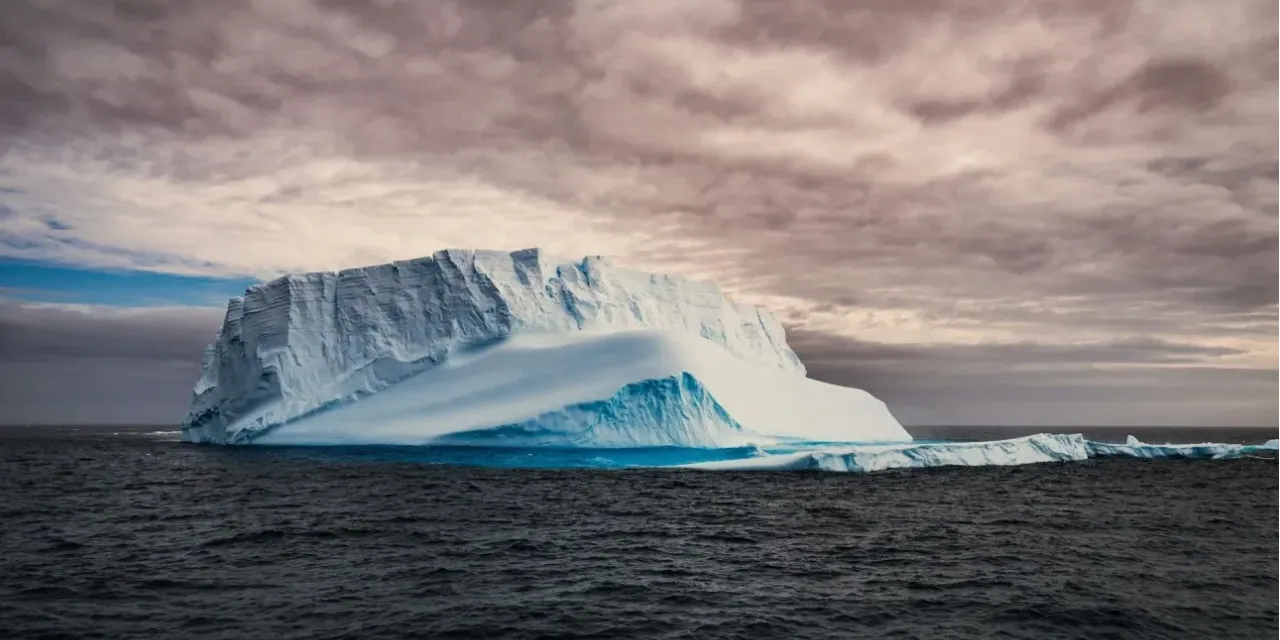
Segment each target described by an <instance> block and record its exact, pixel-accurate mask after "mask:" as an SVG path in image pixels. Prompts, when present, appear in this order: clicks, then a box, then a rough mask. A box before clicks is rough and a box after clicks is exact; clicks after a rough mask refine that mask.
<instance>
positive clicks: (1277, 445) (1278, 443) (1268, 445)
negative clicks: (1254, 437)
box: [1259, 440, 1280, 451]
mask: <svg viewBox="0 0 1280 640" xmlns="http://www.w3.org/2000/svg"><path fill="white" fill-rule="evenodd" d="M1259 448H1260V449H1262V450H1263V451H1280V440H1268V441H1266V442H1264V443H1262V446H1260V447H1259Z"/></svg>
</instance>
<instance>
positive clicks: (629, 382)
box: [183, 249, 911, 447]
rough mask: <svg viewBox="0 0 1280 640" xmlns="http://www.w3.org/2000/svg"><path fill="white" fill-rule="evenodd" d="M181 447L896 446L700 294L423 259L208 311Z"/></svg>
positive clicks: (841, 391)
mask: <svg viewBox="0 0 1280 640" xmlns="http://www.w3.org/2000/svg"><path fill="white" fill-rule="evenodd" d="M183 439H184V440H186V441H189V442H205V443H217V444H245V443H257V444H428V443H442V442H448V443H450V444H484V445H488V446H499V445H506V446H533V445H540V446H580V447H634V446H680V447H726V446H729V447H732V446H739V445H743V444H747V443H752V442H776V441H778V440H780V439H804V440H859V441H910V440H911V436H910V435H908V434H907V432H906V431H905V430H903V429H902V427H901V425H899V424H898V422H897V420H895V419H894V418H893V416H892V415H891V414H890V413H889V411H888V409H887V408H886V407H885V406H884V404H883V403H881V402H880V401H879V400H877V399H875V398H874V397H872V396H870V395H869V394H867V393H866V392H864V391H861V390H857V389H848V388H843V387H836V386H833V385H829V384H825V383H821V382H818V381H814V380H810V379H808V378H806V377H805V371H804V366H803V365H802V364H801V363H800V360H799V359H798V358H797V357H796V355H795V353H794V352H793V351H792V350H791V348H790V347H788V346H787V344H786V339H785V335H784V332H783V328H782V325H781V324H780V323H779V322H778V321H777V319H776V318H774V317H773V315H771V314H770V313H769V312H767V311H764V310H762V309H757V308H755V307H751V306H747V305H741V304H735V303H733V302H731V301H730V300H729V299H728V298H727V297H726V296H725V295H724V294H723V293H722V292H721V291H720V289H719V288H718V287H716V286H715V285H714V284H711V283H707V282H696V281H692V280H686V279H684V278H678V277H672V276H663V275H653V274H648V273H642V272H638V271H632V270H628V269H622V268H618V267H615V266H613V265H612V264H610V263H609V262H608V261H607V260H605V259H603V258H599V257H588V258H584V259H582V260H579V261H573V262H571V261H562V260H556V259H554V258H550V257H548V256H547V255H545V254H544V253H542V252H540V251H538V250H536V249H534V250H525V251H517V252H514V253H503V252H494V251H442V252H438V253H436V254H435V255H434V256H432V257H431V258H423V259H420V260H410V261H404V262H397V263H392V264H387V265H380V266H375V267H367V268H361V269H351V270H347V271H342V272H340V273H336V274H335V273H313V274H303V275H297V276H287V277H284V278H280V279H277V280H274V281H272V282H269V283H266V284H263V285H258V286H255V287H252V288H250V289H249V290H248V291H247V292H246V294H245V296H244V297H243V298H235V299H232V300H231V301H230V303H229V304H228V306H227V314H226V318H225V320H224V323H223V326H222V328H221V330H220V331H219V333H218V335H217V336H216V338H215V340H214V342H213V343H212V344H211V345H210V346H209V348H208V349H207V350H206V353H205V359H204V364H203V368H202V372H201V375H200V378H199V380H198V381H197V383H196V385H195V389H194V393H193V399H192V403H191V409H190V411H189V413H188V415H187V417H186V419H185V420H184V422H183Z"/></svg>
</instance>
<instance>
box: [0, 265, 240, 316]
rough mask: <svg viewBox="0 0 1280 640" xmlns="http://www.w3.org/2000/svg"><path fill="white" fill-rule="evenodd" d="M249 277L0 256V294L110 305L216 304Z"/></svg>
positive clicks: (218, 304) (36, 299)
mask: <svg viewBox="0 0 1280 640" xmlns="http://www.w3.org/2000/svg"><path fill="white" fill-rule="evenodd" d="M258 282H259V281H258V280H257V279H254V278H214V277H206V276H184V275H176V274H170V273H152V272H149V271H131V270H125V269H90V268H86V267H74V266H67V265H59V264H52V263H45V262H39V261H35V260H21V259H16V258H4V257H0V297H4V298H17V299H20V300H30V301H37V302H58V303H76V304H102V305H110V306H116V307H154V306H167V305H191V306H209V305H214V306H221V305H224V304H226V302H227V299H228V298H230V297H232V296H238V295H241V294H243V293H244V290H245V289H246V288H247V287H249V286H250V285H253V284H257V283H258Z"/></svg>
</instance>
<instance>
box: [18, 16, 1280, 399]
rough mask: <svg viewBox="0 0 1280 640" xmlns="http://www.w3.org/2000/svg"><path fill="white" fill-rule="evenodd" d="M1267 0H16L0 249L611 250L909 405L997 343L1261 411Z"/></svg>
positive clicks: (170, 254)
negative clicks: (701, 286)
mask: <svg viewBox="0 0 1280 640" xmlns="http://www.w3.org/2000/svg"><path fill="white" fill-rule="evenodd" d="M1276 24H1277V8H1276V4H1275V3H1274V2H1267V1H1265V0H1256V1H1255V0H1224V1H1222V2H1212V3H1210V2H1198V1H1192V0H1152V1H1149V2H1141V1H1136V0H1133V1H1131V0H1100V1H1083V2H1055V1H1052V0H1044V1H1040V2H1000V1H989V0H945V1H944V0H897V1H893V2H887V1H886V2H882V1H879V0H875V1H869V2H868V1H864V2H857V3H849V2H837V1H835V0H797V1H794V2H786V3H781V2H775V1H773V0H743V1H741V2H739V1H734V0H708V1H704V2H682V1H676V0H643V1H639V0H638V1H634V2H624V1H617V2H612V1H604V0H581V1H577V2H569V1H561V0H549V1H546V2H492V1H487V0H486V1H476V0H470V1H466V2H448V1H444V0H440V1H400V2H397V1H393V0H379V1H376V2H364V1H356V0H347V1H340V0H329V1H321V0H315V1H311V0H262V1H259V2H252V1H249V0H226V1H224V2H217V3H211V2H194V1H176V2H172V1H171V2H158V1H145V0H130V1H125V0H117V1H116V2H102V3H83V2H75V1H73V0H66V1H45V2H34V1H31V0H15V1H10V2H5V3H4V7H3V8H0V154H3V155H0V253H3V254H4V255H11V256H17V257H25V258H33V259H40V260H58V261H65V262H71V263H75V264H82V265H90V266H102V267H128V268H141V269H150V270H157V271H167V272H176V273H192V274H213V275H254V276H260V277H268V276H272V275H275V274H278V273H280V272H282V271H293V270H307V269H333V268H338V267H347V266H356V265H360V264H367V263H372V262H381V261H385V260H390V259H400V258H410V257H415V256H419V255H424V254H428V253H430V252H431V251H434V250H436V249H439V248H443V247H450V246H451V247H484V248H506V249H515V248H521V247H525V246H533V245H539V246H543V247H546V248H548V249H550V250H553V251H557V252H562V253H565V254H579V255H581V254H586V253H592V254H598V253H603V254H611V255H614V256H617V258H618V259H619V260H620V261H621V262H623V263H626V264H629V265H632V266H636V267H640V268H646V269H652V270H658V271H668V272H677V273H683V274H688V275H691V276H695V277H700V278H709V279H714V280H716V281H717V282H719V283H721V284H722V285H723V286H724V287H725V288H726V289H727V290H728V291H730V292H731V293H732V294H734V295H735V296H736V297H738V298H741V299H744V300H747V301H751V302H756V303H761V304H765V305H767V306H769V307H770V308H772V309H774V310H775V311H776V312H777V313H778V314H779V315H780V316H782V317H783V318H784V319H785V320H786V321H787V322H788V324H789V325H790V326H791V327H792V328H793V330H792V333H793V335H795V336H796V338H797V339H798V340H799V341H800V346H798V347H797V349H798V350H799V351H800V352H801V355H802V357H804V358H805V360H806V362H811V363H816V364H811V365H810V368H811V369H814V370H815V371H820V372H824V373H823V375H826V376H828V377H829V378H832V379H847V380H854V379H856V380H857V381H858V382H860V383H862V382H863V381H869V382H866V386H868V387H874V386H876V384H875V383H874V380H876V376H877V373H880V374H882V376H883V377H882V378H881V380H888V379H890V378H892V379H895V380H898V379H901V380H905V381H907V382H903V383H902V385H905V386H903V387H901V388H911V389H914V390H917V391H913V393H915V394H916V395H915V396H913V398H906V400H911V401H914V399H918V398H920V397H923V396H927V395H928V393H929V391H928V388H933V387H928V385H925V386H924V387H921V384H923V383H921V384H917V383H914V382H910V381H911V380H913V379H914V380H925V379H926V378H927V380H928V381H930V382H929V384H932V385H934V386H935V387H936V386H937V385H942V384H944V382H945V381H943V380H941V374H933V373H930V372H938V371H946V372H947V373H948V374H954V375H961V372H962V371H970V372H973V375H974V377H973V378H970V379H972V380H976V379H977V377H978V373H977V372H978V371H982V372H989V375H991V376H1000V375H1003V376H1005V377H1004V378H1002V380H1004V381H1005V382H999V383H996V382H992V383H991V384H993V385H995V387H993V388H997V391H991V389H990V388H987V387H983V388H981V389H979V388H976V387H975V388H973V389H972V390H973V393H974V394H975V395H974V396H973V397H974V398H975V400H974V401H975V402H979V401H980V399H981V398H990V397H1000V398H1008V396H1007V394H1006V391H1007V392H1008V393H1013V392H1014V391H1017V390H1018V389H1023V390H1025V385H1022V384H1020V383H1019V381H1018V379H1016V378H1017V376H1016V375H1015V374H1013V373H1010V372H1009V370H1005V372H1004V373H1001V370H1002V369H1001V366H1002V364H1004V363H1006V361H1009V360H1014V361H1016V362H1015V363H1014V364H1016V365H1017V366H1018V367H1024V366H1031V365H1033V364H1034V365H1035V366H1036V368H1037V372H1036V373H1035V374H1034V375H1036V376H1045V379H1046V380H1049V379H1053V376H1054V375H1059V376H1060V377H1059V378H1057V379H1058V380H1059V382H1060V384H1059V385H1058V386H1059V387H1060V388H1062V389H1068V388H1070V389H1091V390H1095V391H1090V392H1089V393H1097V394H1102V393H1103V391H1102V390H1098V389H1099V384H1102V383H1101V382H1097V383H1091V382H1089V380H1094V381H1102V380H1116V379H1123V380H1139V381H1142V384H1148V385H1149V386H1150V387H1151V388H1152V389H1157V390H1158V389H1160V388H1165V389H1166V392H1165V393H1166V398H1168V399H1170V400H1172V399H1174V398H1177V397H1182V396H1181V394H1182V393H1183V391H1182V389H1183V387H1185V386H1187V384H1190V385H1191V386H1194V383H1186V384H1184V382H1185V381H1187V380H1191V381H1199V383H1200V384H1201V385H1202V388H1203V389H1206V390H1211V389H1232V388H1241V387H1238V385H1236V383H1235V381H1236V380H1237V377H1238V376H1240V375H1245V376H1254V377H1255V378H1258V379H1259V380H1262V381H1261V382H1250V383H1249V384H1248V385H1245V387H1243V388H1247V389H1248V390H1249V391H1248V392H1247V393H1256V394H1257V395H1256V397H1254V396H1249V397H1253V398H1254V399H1253V400H1249V397H1243V398H1242V397H1241V395H1240V393H1236V392H1230V393H1228V392H1226V391H1223V392H1222V393H1225V394H1226V395H1224V396H1222V397H1223V398H1224V402H1227V400H1225V398H1228V396H1229V398H1230V400H1229V402H1231V403H1237V404H1239V403H1244V404H1241V406H1244V405H1249V406H1250V407H1252V408H1251V409H1249V411H1251V412H1252V413H1250V415H1255V416H1263V415H1266V414H1267V412H1270V414H1269V415H1271V416H1272V417H1271V418H1269V421H1273V420H1274V414H1275V409H1274V407H1275V405H1274V397H1275V395H1276V384H1275V377H1276V376H1275V366H1276V353H1277V351H1276V338H1275V336H1276V327H1277V321H1276V303H1277V217H1276V207H1277V160H1276V159H1277V137H1278V135H1280V133H1278V131H1277V106H1276V104H1277V84H1276V78H1277V28H1276ZM0 284H3V283H0ZM161 335H163V334H161ZM48 340H50V341H51V342H50V345H48V348H49V349H53V348H54V347H53V346H52V345H53V343H62V344H70V343H71V342H73V339H72V338H71V337H67V336H63V337H59V338H53V337H50V338H48ZM4 344H5V350H6V353H7V352H8V351H9V350H10V349H19V350H21V349H27V350H28V351H29V350H30V348H29V347H24V346H21V345H17V343H16V342H15V341H13V340H6V341H5V342H4ZM863 344H872V345H881V347H882V348H883V349H887V350H888V351H889V352H891V355H892V357H891V358H889V356H886V355H884V354H881V355H880V356H876V355H875V354H873V353H868V352H867V350H865V349H859V348H855V346H850V345H863ZM836 354H838V355H836ZM24 357H25V356H24ZM193 357H198V353H196V355H195V356H193ZM876 358H881V359H879V360H877V359H876ZM884 358H889V360H891V361H886V360H884ZM950 363H960V364H955V365H954V366H953V365H952V364H950ZM877 366H878V367H880V368H879V369H876V368H875V367H877ZM913 367H914V368H913ZM1098 367H1110V369H1108V370H1107V371H1106V372H1105V376H1110V377H1103V373H1099V372H1097V371H1094V369H1096V368H1098ZM1126 367H1127V368H1126ZM1015 368H1016V367H1015ZM917 371H918V372H919V375H920V376H922V377H918V378H912V374H911V373H910V372H917ZM1055 372H1056V373H1055ZM1239 372H1244V373H1239ZM983 375H988V374H987V373H984V374H983ZM1028 375H1031V374H1028ZM1091 375H1092V376H1095V377H1093V378H1089V376H1091ZM841 376H844V378H841ZM1125 376H1129V377H1128V378H1126V377H1125ZM1215 376H1216V377H1215ZM1267 376H1269V378H1267ZM1250 379H1251V380H1253V378H1250ZM1268 379H1269V380H1270V382H1267V381H1266V380H1268ZM1161 381H1164V382H1163V383H1162V382H1161ZM1213 381H1221V384H1219V383H1218V382H1213ZM1006 382H1007V383H1008V384H1006ZM1165 383H1167V384H1165ZM946 384H947V385H950V383H949V382H946ZM975 384H976V382H975ZM984 384H986V383H984ZM1135 384H1136V383H1135ZM1162 384H1165V386H1164V387H1162V386H1161V385H1162ZM1001 385H1004V386H1001ZM1081 385H1083V386H1081ZM880 386H883V384H881V385H880ZM1111 386H1112V387H1115V385H1111ZM1121 386H1123V385H1121ZM922 388H923V389H924V390H923V391H920V390H919V389H922ZM948 388H950V387H949V386H948ZM999 389H1004V390H1006V391H999ZM1010 389H1012V390H1013V391H1008V390H1010ZM873 390H874V389H873ZM882 392H883V393H884V394H886V395H891V396H892V395H894V393H895V392H894V391H893V390H892V389H890V390H887V391H882ZM1028 393H1030V392H1028ZM1060 393H1061V394H1062V395H1061V396H1060V397H1063V398H1065V397H1068V396H1071V392H1069V391H1061V392H1060ZM1152 393H1157V394H1158V392H1157V391H1153V392H1152ZM1213 393H1217V392H1216V391H1215V392H1212V393H1211V392H1210V391H1205V394H1208V395H1204V394H1202V395H1204V397H1205V398H1209V399H1211V398H1212V397H1214V396H1213ZM1242 393H1243V392H1242ZM983 394H986V395H983ZM992 394H995V396H992ZM1077 395H1078V394H1077ZM1071 397H1076V396H1071ZM1086 397H1095V396H1088V394H1086ZM1097 397H1100V396H1097ZM1108 397H1109V396H1108ZM1198 397H1199V396H1198ZM1036 398H1039V399H1041V400H1043V398H1040V396H1036ZM1009 402H1015V401H1014V400H1009ZM1019 402H1020V401H1019ZM1153 402H1154V401H1153ZM1205 402H1209V400H1205ZM1250 402H1251V403H1252V404H1250ZM935 404H936V403H935ZM1117 406H1118V405H1117ZM1232 406H1235V405H1232ZM1206 407H1208V405H1206ZM1019 411H1022V413H1018V414H1017V415H1023V414H1024V413H1027V412H1028V411H1030V410H1029V409H1028V410H1023V409H1020V410H1019ZM1206 412H1208V409H1206ZM1010 415H1013V414H1010ZM1135 419H1136V418H1135Z"/></svg>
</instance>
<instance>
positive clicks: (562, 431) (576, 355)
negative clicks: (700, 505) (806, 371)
mask: <svg viewBox="0 0 1280 640" xmlns="http://www.w3.org/2000/svg"><path fill="white" fill-rule="evenodd" d="M910 439H911V436H909V435H907V433H906V431H905V430H903V429H902V427H901V425H899V424H898V422H897V421H896V420H894V419H893V416H892V415H890V413H889V411H888V409H887V408H886V407H885V405H884V403H882V402H880V401H879V400H877V399H875V398H874V397H872V396H871V395H870V394H868V393H866V392H864V391H860V390H857V389H849V388H845V387H837V386H835V385H830V384H826V383H823V382H818V381H816V380H810V379H808V378H804V377H802V376H798V375H796V374H794V373H789V372H786V371H782V370H780V369H777V368H772V367H759V366H752V365H751V364H750V363H746V362H743V361H742V360H741V359H739V358H736V357H734V356H733V355H732V354H730V353H728V352H726V351H725V350H724V349H722V348H721V347H719V346H718V345H716V344H715V343H713V342H710V341H708V340H703V339H701V338H698V337H696V336H690V335H687V334H684V333H680V332H674V331H622V332H614V333H602V334H601V333H576V334H569V335H567V336H537V337H524V338H512V339H510V340H507V341H504V342H502V343H500V344H497V345H493V346H490V347H486V348H483V349H480V350H478V351H476V352H473V353H471V354H467V355H465V356H462V357H456V358H452V359H450V360H448V361H446V362H444V363H442V364H441V365H440V366H437V367H434V368H432V369H430V370H428V371H425V372H423V373H420V374H418V375H416V376H413V377H412V378H409V379H407V380H405V381H404V382H401V383H400V384H397V385H395V386H392V387H390V388H388V389H386V390H384V391H382V392H381V393H377V394H374V395H370V396H368V397H365V398H363V399H361V400H360V401H358V402H355V403H352V404H347V405H343V406H342V407H341V408H340V409H339V410H335V411H327V412H321V413H318V414H315V415H313V416H310V417H308V418H307V419H305V420H301V421H298V422H295V423H291V424H286V425H284V426H282V427H279V428H276V429H268V430H266V431H264V432H262V433H261V434H260V435H258V436H257V437H256V438H255V439H254V442H255V443H257V444H348V445H349V444H467V445H474V446H504V445H505V446H523V447H529V446H558V447H662V446H668V447H704V448H718V447H737V446H743V445H747V444H752V443H757V444H776V443H779V442H783V441H788V440H806V441H813V440H826V441H832V440H837V441H838V440H844V441H848V440H876V441H909V440H910Z"/></svg>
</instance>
